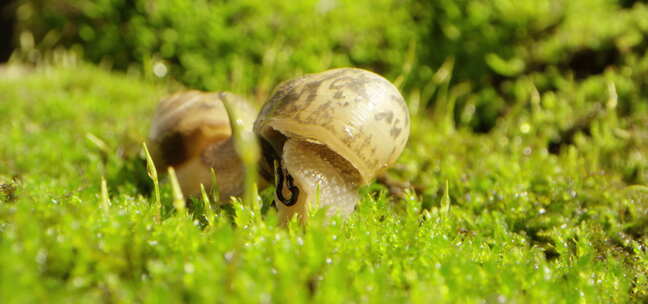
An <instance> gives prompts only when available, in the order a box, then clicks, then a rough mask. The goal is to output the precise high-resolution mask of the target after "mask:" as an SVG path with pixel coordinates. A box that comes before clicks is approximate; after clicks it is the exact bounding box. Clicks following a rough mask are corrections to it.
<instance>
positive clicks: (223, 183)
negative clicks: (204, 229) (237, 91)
mask: <svg viewBox="0 0 648 304" xmlns="http://www.w3.org/2000/svg"><path fill="white" fill-rule="evenodd" d="M225 99H227V102H229V104H230V105H232V106H234V107H236V108H237V113H238V114H239V119H242V120H243V121H244V123H243V124H242V125H244V126H249V128H248V129H246V130H243V132H250V133H251V132H252V130H251V126H252V122H253V119H254V114H255V113H256V112H255V111H254V110H253V108H251V107H250V106H249V105H248V103H247V102H246V101H245V100H244V99H243V98H242V97H240V96H237V95H234V94H232V93H227V92H220V93H206V92H200V91H185V92H180V93H176V94H174V95H172V96H170V97H168V98H166V99H164V100H162V101H161V102H160V104H159V105H158V107H157V110H156V113H155V116H154V118H153V122H152V125H151V130H150V134H149V147H150V152H151V157H152V158H153V162H154V163H155V166H156V167H157V168H158V170H162V171H163V172H166V169H167V167H169V166H171V167H173V168H174V169H175V171H176V175H177V177H178V182H179V184H180V188H181V190H182V193H183V194H185V195H187V196H195V195H197V194H199V193H200V184H203V185H204V186H205V188H206V189H207V190H209V189H210V188H211V187H212V186H213V185H212V175H211V169H212V168H213V169H214V171H215V172H216V183H217V184H218V188H219V191H220V201H221V202H228V201H229V197H230V196H239V195H241V193H242V192H243V174H244V173H243V165H242V162H241V160H240V158H239V155H238V154H237V152H236V150H235V147H234V143H233V138H232V129H231V127H230V120H229V117H228V114H227V111H226V108H225V105H224V102H225Z"/></svg>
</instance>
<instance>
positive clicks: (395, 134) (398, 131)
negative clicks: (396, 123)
mask: <svg viewBox="0 0 648 304" xmlns="http://www.w3.org/2000/svg"><path fill="white" fill-rule="evenodd" d="M402 130H403V129H401V128H397V127H393V128H392V129H391V131H389V135H391V136H392V137H393V138H397V137H398V135H400V134H401V131H402Z"/></svg>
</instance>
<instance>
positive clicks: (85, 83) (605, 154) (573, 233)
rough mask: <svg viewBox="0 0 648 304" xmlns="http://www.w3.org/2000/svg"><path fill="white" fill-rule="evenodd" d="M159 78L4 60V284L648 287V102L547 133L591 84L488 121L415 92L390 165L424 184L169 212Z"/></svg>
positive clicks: (612, 293)
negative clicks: (285, 221) (323, 200)
mask: <svg viewBox="0 0 648 304" xmlns="http://www.w3.org/2000/svg"><path fill="white" fill-rule="evenodd" d="M5 75H8V74H5ZM161 85H162V83H151V82H148V81H143V80H140V79H138V77H136V76H128V75H124V74H119V73H117V74H113V73H108V72H104V71H102V70H101V69H98V68H94V67H90V66H87V65H84V64H81V65H76V66H72V67H47V68H46V67H42V68H37V69H36V70H34V71H28V72H24V73H23V74H21V75H18V76H12V77H7V76H4V77H2V78H0V92H2V94H3V96H6V97H5V98H4V99H3V100H2V101H0V109H2V111H3V112H4V113H3V114H6V116H4V117H10V119H5V120H2V121H1V122H0V131H1V132H0V141H2V142H5V143H9V144H8V145H2V146H1V147H0V155H1V157H2V159H3V160H5V162H3V166H2V167H1V168H0V170H1V171H0V175H2V176H5V177H4V178H3V179H2V184H3V185H11V187H14V188H15V189H14V191H13V192H12V196H13V199H11V200H8V199H7V194H6V191H5V192H3V196H0V198H2V200H1V201H0V261H2V262H1V264H2V267H0V282H1V283H0V297H2V302H14V301H18V302H33V301H48V302H66V301H69V300H78V299H82V300H83V301H88V302H95V301H98V300H106V301H116V302H121V301H128V302H131V301H143V302H160V301H163V302H179V301H200V302H212V301H219V300H224V299H227V300H231V301H241V302H260V301H275V302H309V301H316V302H327V303H328V302H349V301H358V302H360V301H363V302H364V301H368V302H394V301H398V302H403V301H411V302H424V303H427V302H432V301H437V302H480V301H484V300H485V301H516V302H565V303H573V302H578V301H587V302H628V301H633V302H639V301H642V300H645V299H646V296H647V293H648V290H647V289H646V286H647V285H646V284H645V282H646V270H648V268H646V267H647V265H648V264H647V263H648V256H647V255H646V249H645V244H646V240H647V239H646V238H647V234H646V225H645V223H646V221H647V217H646V211H647V210H648V209H646V204H645V203H646V201H647V200H646V199H647V197H646V193H647V192H646V191H645V189H644V188H645V187H644V188H642V187H641V186H634V187H629V185H630V184H633V183H629V182H627V178H628V177H627V176H626V175H627V174H628V171H632V170H639V171H640V172H641V173H637V174H638V175H637V176H636V177H634V178H636V179H637V181H639V182H641V183H645V167H646V159H645V157H646V154H645V151H646V147H647V146H648V145H647V143H646V141H645V130H644V128H641V125H638V123H641V121H642V119H643V117H645V116H644V115H645V112H642V113H634V114H633V115H630V116H620V115H619V114H618V113H617V110H615V109H613V108H610V109H607V110H604V111H603V114H600V115H597V116H596V117H595V118H593V122H592V126H591V127H590V128H591V131H589V134H585V133H583V132H580V131H579V132H577V134H576V135H574V139H573V140H572V142H566V141H565V142H562V143H561V149H560V152H559V153H558V154H552V153H549V152H548V150H547V145H548V143H549V142H550V141H551V140H552V139H554V137H555V136H554V135H555V134H561V133H560V132H562V129H561V128H562V124H561V122H560V121H557V120H558V118H556V117H555V115H564V117H565V118H570V119H573V117H572V115H573V112H572V111H576V110H575V109H572V108H571V107H567V108H563V105H565V104H566V103H565V100H567V98H568V97H565V96H570V95H569V94H574V92H578V91H579V90H581V89H583V87H586V86H587V85H586V84H583V83H572V84H570V85H566V86H565V87H566V89H564V90H558V91H552V92H553V93H552V95H548V94H544V95H542V96H540V97H539V100H538V101H537V103H536V101H533V100H535V99H531V101H529V103H527V102H526V101H520V104H519V105H516V106H515V110H512V114H511V117H508V116H507V117H506V118H504V119H502V120H501V122H500V124H498V126H497V127H496V128H495V129H494V130H493V131H492V132H490V133H489V134H482V135H478V134H473V133H471V132H470V131H467V130H464V129H462V128H458V129H447V128H445V127H443V126H441V125H440V124H438V123H435V122H436V121H442V120H443V119H444V118H443V117H441V116H440V115H447V114H443V113H441V114H439V113H438V112H437V113H430V112H428V111H420V112H419V114H418V115H416V116H415V117H413V126H412V136H411V139H410V143H409V145H408V147H407V149H406V150H405V152H404V155H403V156H402V158H401V159H400V161H399V164H398V165H397V166H396V168H395V169H393V170H392V171H391V172H390V175H391V176H392V178H394V179H397V180H398V179H402V180H407V181H410V182H411V184H412V185H413V188H414V189H415V190H416V192H406V194H405V195H404V196H403V197H402V198H398V197H395V196H393V195H390V194H389V193H388V191H387V187H385V186H384V185H381V184H373V185H371V186H370V187H367V188H366V189H364V190H363V202H362V204H361V205H360V207H359V209H358V210H357V212H355V213H354V214H353V215H352V216H351V218H349V219H348V220H346V221H345V220H342V219H336V220H334V221H333V222H331V223H330V224H328V225H325V224H323V221H322V214H315V215H313V218H312V220H311V223H310V224H309V226H308V227H306V228H300V227H299V226H298V225H294V226H292V227H290V229H283V228H280V227H278V224H277V222H278V221H277V218H276V212H275V211H274V209H273V208H267V205H269V204H270V203H271V202H270V200H269V197H268V196H267V195H264V196H263V197H264V201H263V204H264V205H265V207H263V209H262V210H264V212H263V213H259V212H258V209H254V207H252V206H248V204H247V203H246V202H243V203H240V202H237V203H235V204H234V206H233V212H229V211H227V209H217V210H215V215H214V217H213V218H210V219H207V221H197V219H200V216H198V217H196V215H194V216H187V215H184V214H175V215H174V214H168V215H167V216H165V217H164V218H162V221H160V217H159V216H158V213H157V212H159V211H158V208H157V206H155V196H154V195H153V194H152V192H151V184H150V181H149V180H148V177H147V176H146V165H145V161H144V158H143V154H141V151H140V147H141V146H140V142H141V141H143V140H144V136H145V134H146V129H147V125H148V119H149V117H151V112H152V110H153V108H154V105H155V102H156V100H157V99H158V98H159V97H160V96H162V95H164V94H166V93H167V92H166V90H167V89H163V88H162V86H161ZM406 93H407V92H406ZM566 94H567V95H566ZM551 96H553V97H551ZM607 99H608V98H607V97H606V98H602V100H607ZM441 101H442V100H441ZM573 106H576V105H573ZM616 109H618V108H616ZM561 113H563V114H561ZM559 117H563V116H559ZM451 122H452V120H451ZM552 128H553V129H552ZM552 130H553V131H552ZM556 132H557V133H556ZM90 134H91V135H92V136H91V137H89V136H90ZM621 159H625V160H629V159H633V161H625V162H624V161H621ZM636 166H638V167H639V169H636ZM102 177H105V178H106V180H108V181H109V182H108V187H107V191H108V194H109V199H110V202H111V205H110V206H109V207H108V208H107V209H106V208H105V207H104V208H103V209H102V207H101V204H102V203H105V201H104V198H102V194H101V178H102ZM446 181H447V185H448V186H447V189H446ZM141 185H144V186H141ZM3 189H7V188H6V187H4V188H3ZM3 191H4V190H3ZM161 199H162V201H163V204H166V205H167V206H170V205H171V202H172V200H173V198H172V196H171V192H170V186H169V185H168V183H163V184H162V198H161ZM196 204H197V202H194V206H198V205H196ZM104 206H105V205H104ZM194 209H195V212H198V213H200V212H201V210H202V208H197V207H194ZM255 210H256V212H255ZM207 222H208V223H209V224H208V225H207V226H205V224H206V223H207Z"/></svg>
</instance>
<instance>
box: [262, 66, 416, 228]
mask: <svg viewBox="0 0 648 304" xmlns="http://www.w3.org/2000/svg"><path fill="white" fill-rule="evenodd" d="M409 128H410V120H409V112H408V109H407V105H406V104H405V101H404V100H403V97H402V96H401V94H400V93H399V91H398V89H396V87H394V85H393V84H391V83H390V82H389V81H388V80H386V79H385V78H383V77H381V76H379V75H377V74H375V73H372V72H369V71H366V70H362V69H356V68H340V69H334V70H329V71H325V72H322V73H318V74H310V75H305V76H303V77H299V78H296V79H293V80H289V81H286V82H283V83H281V84H280V85H279V86H278V87H277V88H276V89H275V90H274V92H273V93H272V95H271V96H270V98H269V99H268V101H267V102H266V103H265V104H264V105H263V107H262V109H261V111H260V113H259V115H258V117H257V119H256V121H255V123H254V132H255V133H256V135H257V137H258V138H259V142H260V144H261V149H262V153H263V161H262V163H261V165H260V167H261V174H262V175H263V176H264V177H265V178H267V179H270V180H271V179H272V177H273V176H275V177H276V178H275V186H276V191H275V201H276V202H277V204H276V205H277V208H278V212H279V217H280V220H281V221H282V222H283V223H285V222H287V221H288V220H289V219H290V218H292V217H293V216H294V215H297V216H298V217H300V218H301V220H302V221H305V219H306V217H305V214H306V212H307V210H309V208H318V207H320V208H327V210H326V214H327V215H329V216H330V215H333V214H339V215H342V216H345V215H348V214H350V213H351V212H353V210H354V209H355V205H356V204H357V202H358V201H359V195H358V193H357V191H358V188H359V187H360V186H362V185H365V184H367V183H369V182H370V181H371V180H372V179H373V178H375V177H376V176H377V175H378V174H380V173H382V172H383V171H384V170H385V169H386V168H388V167H389V166H391V165H392V164H393V163H394V162H395V161H396V159H397V158H398V156H399V155H400V154H401V152H402V151H403V149H404V147H405V144H406V142H407V139H408V137H409Z"/></svg>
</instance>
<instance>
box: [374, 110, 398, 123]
mask: <svg viewBox="0 0 648 304" xmlns="http://www.w3.org/2000/svg"><path fill="white" fill-rule="evenodd" d="M374 119H376V121H381V120H385V121H386V122H387V123H391V122H392V121H393V120H394V112H392V111H386V112H380V113H378V114H376V115H375V116H374Z"/></svg>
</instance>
